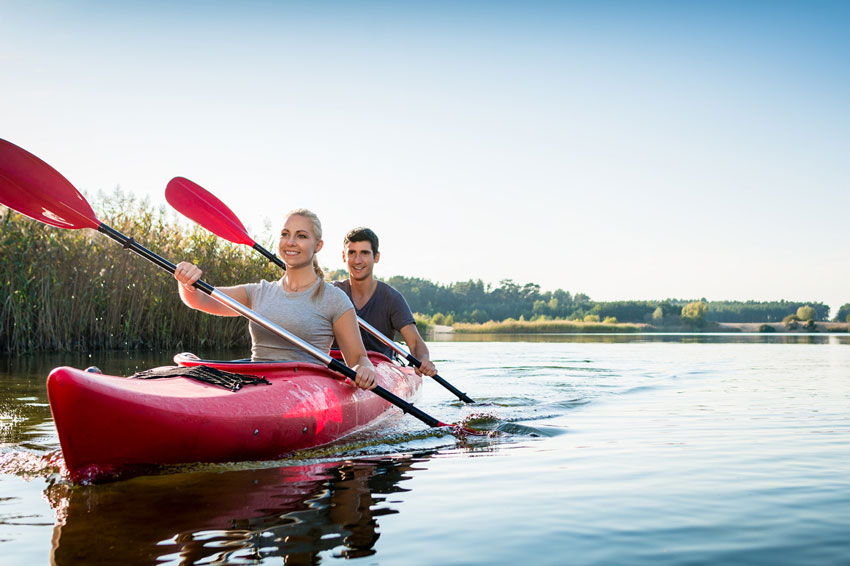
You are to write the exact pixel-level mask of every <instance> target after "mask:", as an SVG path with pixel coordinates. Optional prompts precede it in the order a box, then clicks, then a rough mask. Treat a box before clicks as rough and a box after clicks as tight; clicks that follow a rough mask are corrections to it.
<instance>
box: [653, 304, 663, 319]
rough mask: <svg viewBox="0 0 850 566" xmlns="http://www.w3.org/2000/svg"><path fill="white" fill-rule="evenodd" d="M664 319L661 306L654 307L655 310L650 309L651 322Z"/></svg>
mask: <svg viewBox="0 0 850 566" xmlns="http://www.w3.org/2000/svg"><path fill="white" fill-rule="evenodd" d="M663 320H664V309H662V308H661V307H655V310H654V311H652V322H655V323H659V322H662V321H663Z"/></svg>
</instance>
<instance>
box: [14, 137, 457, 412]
mask: <svg viewBox="0 0 850 566" xmlns="http://www.w3.org/2000/svg"><path fill="white" fill-rule="evenodd" d="M0 204H4V205H6V206H8V207H9V208H11V209H13V210H16V211H18V212H20V213H21V214H23V215H25V216H29V217H30V218H32V219H34V220H38V221H39V222H43V223H44V224H49V225H51V226H56V227H57V228H66V229H71V230H77V229H81V228H92V229H94V230H97V231H98V232H101V233H102V234H105V235H107V236H109V237H110V238H112V239H113V240H115V241H116V242H118V243H119V244H121V245H122V246H123V247H124V248H125V249H128V250H130V251H132V252H134V253H136V254H138V255H140V256H142V257H143V258H145V259H147V260H148V261H150V262H151V263H153V264H155V265H157V266H158V267H160V268H162V269H164V270H165V271H168V272H169V273H171V274H172V275H173V274H174V271H175V265H174V264H173V263H171V262H170V261H168V260H166V259H164V258H162V257H160V256H158V255H157V254H155V253H154V252H152V251H150V250H148V249H147V248H145V247H143V246H141V245H140V244H139V243H138V242H136V241H135V240H134V239H133V238H128V237H127V236H125V235H123V234H121V233H120V232H118V231H117V230H115V229H113V228H110V227H109V226H107V225H106V224H103V223H102V222H101V221H100V220H98V219H97V217H96V216H95V214H94V211H92V208H91V206H89V203H88V202H87V201H86V199H85V198H84V197H83V195H82V194H80V192H79V191H78V190H77V189H76V188H75V187H74V186H73V185H72V184H71V183H70V182H69V181H68V180H67V179H65V177H63V176H62V175H61V174H60V173H59V172H58V171H56V170H55V169H53V167H51V166H50V165H48V164H47V163H45V162H44V161H42V160H41V159H39V158H38V157H36V156H35V155H33V154H31V153H29V152H28V151H26V150H25V149H22V148H20V147H18V146H16V145H15V144H13V143H10V142H8V141H6V140H4V139H0ZM194 287H196V288H197V289H199V290H200V291H203V292H204V293H206V294H208V295H209V296H210V297H212V298H213V299H215V300H216V301H218V302H220V303H221V304H223V305H225V306H227V307H229V308H230V309H232V310H233V311H235V312H237V313H239V314H241V315H242V316H244V317H245V318H247V319H249V320H252V321H254V322H255V323H257V324H259V325H260V326H262V327H263V328H265V329H266V330H268V331H270V332H273V333H274V334H277V335H278V336H280V337H281V338H283V339H284V340H287V341H289V342H291V343H292V344H294V345H295V346H297V347H299V348H301V349H302V350H304V351H306V352H308V353H309V354H311V355H312V356H314V357H315V358H316V359H318V360H321V361H322V363H324V364H325V365H327V367H328V368H330V369H332V370H333V371H335V372H337V373H340V374H342V375H344V376H345V377H348V378H349V379H352V380H354V379H355V377H356V372H355V371H354V370H353V369H351V368H350V367H348V366H347V365H345V364H344V363H342V362H340V361H339V360H336V359H334V358H332V357H330V356H329V355H328V354H326V353H325V352H323V351H321V350H319V349H318V348H316V347H314V346H312V345H311V344H308V343H307V342H305V341H304V340H301V339H300V338H298V337H297V336H295V335H294V334H291V333H290V332H288V331H287V330H284V329H283V328H281V327H280V326H278V325H276V324H275V323H273V322H272V321H270V320H268V319H267V318H265V317H263V316H262V315H260V314H258V313H255V312H254V311H252V310H251V309H249V308H247V307H245V305H243V304H242V303H240V302H239V301H236V300H234V299H231V298H230V297H228V296H227V295H225V294H224V293H222V292H221V291H218V290H217V289H216V288H215V287H213V286H212V285H210V284H209V283H206V282H204V281H200V280H199V281H196V282H195V283H194ZM370 391H372V392H373V393H375V394H376V395H378V396H379V397H381V398H382V399H384V400H386V401H388V402H390V403H392V404H393V405H395V406H396V407H398V408H399V409H401V410H402V411H403V412H405V413H410V414H411V415H413V416H414V417H416V418H417V419H419V420H420V421H422V422H423V423H425V424H427V425H428V426H433V427H446V426H454V425H448V424H446V423H443V422H440V421H438V420H437V419H435V418H434V417H432V416H430V415H428V414H427V413H425V412H424V411H422V410H420V409H419V408H417V407H414V406H413V404H412V403H408V402H407V401H405V400H404V399H402V398H400V397H398V396H396V395H395V394H393V393H391V392H390V391H387V390H386V389H384V388H383V387H381V386H376V387H375V388H374V389H370Z"/></svg>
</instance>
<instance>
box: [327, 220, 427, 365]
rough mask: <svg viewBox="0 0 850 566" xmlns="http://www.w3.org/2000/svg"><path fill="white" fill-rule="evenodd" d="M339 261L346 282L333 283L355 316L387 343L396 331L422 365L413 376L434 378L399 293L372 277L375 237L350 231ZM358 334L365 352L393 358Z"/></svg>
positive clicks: (368, 337) (389, 351) (363, 231)
mask: <svg viewBox="0 0 850 566" xmlns="http://www.w3.org/2000/svg"><path fill="white" fill-rule="evenodd" d="M342 259H343V261H345V263H346V265H347V266H348V279H346V280H345V281H334V283H333V284H334V285H336V286H337V287H339V288H340V289H342V290H343V291H345V294H346V295H348V297H349V298H350V299H351V302H352V303H354V309H355V311H356V312H357V316H358V317H360V318H362V319H363V320H365V321H366V322H368V323H369V324H371V325H372V326H374V327H375V328H376V329H378V331H380V332H381V334H383V335H384V336H386V337H387V338H389V339H390V340H392V339H393V337H394V336H395V333H396V331H398V332H399V333H400V334H401V337H402V338H403V339H404V341H405V343H406V344H407V347H408V349H409V350H410V353H411V354H413V356H414V357H415V358H417V359H418V360H419V361H420V362H422V366H421V367H420V368H418V369H417V370H416V373H418V374H420V375H429V376H431V375H436V373H437V368H436V367H434V364H433V362H431V354H430V352H429V351H428V346H426V345H425V341H424V340H423V339H422V336H420V334H419V330H417V329H416V322H415V321H414V319H413V313H411V312H410V307H409V306H408V305H407V301H405V300H404V297H403V296H402V295H401V293H399V292H398V291H396V290H395V289H393V288H392V287H390V286H389V285H387V284H386V283H384V282H383V281H378V280H377V279H375V277H374V276H373V273H372V271H373V269H374V267H375V264H376V263H378V262H379V261H380V259H381V254H380V252H379V251H378V236H377V235H376V234H375V233H374V232H373V231H372V230H370V229H369V228H354V229H353V230H351V231H349V232H348V234H346V236H345V240H344V241H343V249H342ZM360 334H361V335H362V336H363V344H364V345H365V346H366V349H367V350H374V351H376V352H381V353H383V354H386V355H387V356H392V354H393V350H392V349H390V348H389V347H387V346H385V345H384V344H382V343H381V342H380V341H378V339H377V338H375V337H374V336H372V335H371V334H369V333H368V332H367V331H365V330H363V329H362V328H361V330H360Z"/></svg>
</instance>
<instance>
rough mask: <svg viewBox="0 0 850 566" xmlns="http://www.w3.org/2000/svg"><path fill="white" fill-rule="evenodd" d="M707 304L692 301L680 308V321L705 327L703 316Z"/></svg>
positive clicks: (706, 309) (706, 310)
mask: <svg viewBox="0 0 850 566" xmlns="http://www.w3.org/2000/svg"><path fill="white" fill-rule="evenodd" d="M707 312H708V304H707V303H706V302H705V301H694V302H692V303H688V304H687V305H685V306H684V307H682V320H683V321H685V322H687V323H688V324H691V325H693V326H705V314H706V313H707Z"/></svg>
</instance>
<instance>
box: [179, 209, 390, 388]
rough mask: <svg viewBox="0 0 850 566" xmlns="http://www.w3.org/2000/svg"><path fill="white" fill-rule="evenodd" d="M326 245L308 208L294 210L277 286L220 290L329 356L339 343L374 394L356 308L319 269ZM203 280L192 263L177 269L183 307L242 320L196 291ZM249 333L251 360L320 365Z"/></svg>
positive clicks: (278, 341)
mask: <svg viewBox="0 0 850 566" xmlns="http://www.w3.org/2000/svg"><path fill="white" fill-rule="evenodd" d="M323 245H324V242H323V240H322V224H321V222H320V221H319V218H318V217H317V216H316V215H315V214H314V213H313V212H311V211H309V210H306V209H298V210H293V211H292V212H289V213H288V214H287V215H286V218H285V220H284V225H283V228H282V229H281V231H280V240H279V243H278V252H279V254H280V257H282V258H283V261H284V263H286V274H285V275H284V276H283V277H281V278H280V279H279V280H278V281H275V282H273V283H272V282H269V281H260V282H259V283H248V284H242V285H235V286H233V287H218V291H220V292H221V293H224V294H225V295H227V296H229V297H230V298H231V299H234V300H236V301H238V302H240V303H242V304H243V305H245V306H246V307H248V308H249V309H251V310H253V311H255V312H257V313H258V314H260V315H262V316H264V317H265V318H267V319H268V320H270V321H272V322H273V323H275V324H277V325H279V326H281V327H283V328H285V329H287V330H288V331H289V332H291V333H292V334H294V335H296V336H297V337H299V338H300V339H302V340H304V341H305V342H307V343H308V344H311V345H313V346H314V347H316V348H318V349H320V350H322V351H324V352H325V353H327V352H329V351H330V347H331V344H332V343H333V341H334V339H336V342H337V343H338V344H339V346H340V350H341V351H342V357H343V359H344V360H345V363H346V365H348V366H349V367H351V369H353V370H354V371H355V372H356V373H357V376H356V379H355V383H356V384H357V386H358V387H362V388H364V389H372V388H374V387H375V385H377V381H376V373H375V367H374V366H373V365H372V362H371V361H370V360H369V358H368V356H367V355H366V348H365V347H364V346H363V340H362V339H361V337H360V330H359V327H358V324H357V315H356V314H355V312H354V305H352V304H351V301H350V300H349V299H348V297H347V296H346V295H345V293H343V292H342V291H341V290H339V289H337V288H336V287H334V286H333V285H331V284H330V283H327V282H325V281H324V273H323V272H322V269H321V268H320V267H319V262H318V259H317V257H316V254H317V253H318V252H319V250H321V249H322V246H323ZM201 275H203V272H202V271H201V270H200V269H199V268H198V267H197V266H195V265H193V264H191V263H189V262H186V261H182V262H180V263H178V264H177V266H176V268H175V271H174V278H175V279H177V281H178V282H179V285H178V287H177V288H178V291H179V293H180V298H181V299H182V300H183V302H184V303H185V304H186V305H187V306H189V307H191V308H193V309H197V310H200V311H203V312H206V313H210V314H215V315H219V316H239V313H237V312H235V311H233V310H231V309H230V308H229V307H227V306H225V305H223V304H222V303H220V302H218V301H216V300H215V299H213V298H212V297H210V296H209V295H207V294H205V293H201V292H198V290H197V289H196V288H195V287H193V286H192V285H193V284H194V283H195V282H196V281H198V280H200V279H201ZM248 329H249V331H250V333H251V359H252V361H282V360H289V361H303V362H316V360H315V359H314V358H313V356H311V355H310V354H309V353H307V352H305V351H303V350H302V349H301V348H299V347H297V346H295V345H294V344H291V343H289V342H288V341H286V340H283V339H282V338H280V337H278V336H277V335H275V334H273V333H272V332H270V331H268V330H266V329H265V328H263V327H262V326H260V325H259V324H256V323H255V322H253V321H251V322H250V323H249V325H248Z"/></svg>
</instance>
